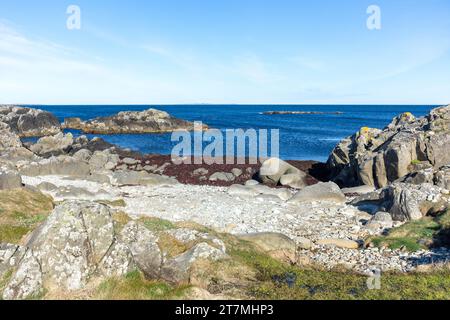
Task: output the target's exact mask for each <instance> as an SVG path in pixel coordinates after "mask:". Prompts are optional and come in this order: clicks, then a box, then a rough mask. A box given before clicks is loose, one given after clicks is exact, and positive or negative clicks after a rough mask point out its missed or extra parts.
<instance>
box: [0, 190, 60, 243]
mask: <svg viewBox="0 0 450 320" xmlns="http://www.w3.org/2000/svg"><path fill="white" fill-rule="evenodd" d="M52 210H53V203H52V200H51V199H50V198H48V197H47V196H45V195H44V194H42V193H41V192H37V191H32V190H29V189H26V188H22V189H16V190H5V191H0V242H6V243H13V244H21V240H22V239H23V237H24V236H25V235H27V234H28V233H29V232H31V231H32V230H34V229H35V228H36V227H37V226H38V225H39V224H41V223H42V222H43V221H44V220H45V219H46V218H47V216H48V215H49V214H50V212H51V211H52Z"/></svg>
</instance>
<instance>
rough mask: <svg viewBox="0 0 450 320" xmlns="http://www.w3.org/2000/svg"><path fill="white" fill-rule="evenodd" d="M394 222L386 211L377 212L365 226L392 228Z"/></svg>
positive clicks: (370, 227)
mask: <svg viewBox="0 0 450 320" xmlns="http://www.w3.org/2000/svg"><path fill="white" fill-rule="evenodd" d="M393 224H394V222H393V221H392V216H391V214H390V213H388V212H382V211H381V212H377V213H376V214H375V215H374V216H373V217H372V218H371V219H370V220H369V222H368V223H367V225H366V227H367V228H368V229H372V230H378V229H384V228H392V227H393Z"/></svg>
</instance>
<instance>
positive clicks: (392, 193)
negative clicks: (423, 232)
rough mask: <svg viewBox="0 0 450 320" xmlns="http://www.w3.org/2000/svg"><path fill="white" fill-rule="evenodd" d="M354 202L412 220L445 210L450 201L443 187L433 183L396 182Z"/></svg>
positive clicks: (354, 203) (403, 219) (400, 218)
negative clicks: (443, 192)
mask: <svg viewBox="0 0 450 320" xmlns="http://www.w3.org/2000/svg"><path fill="white" fill-rule="evenodd" d="M352 204H353V205H355V206H357V207H360V208H369V206H372V207H371V208H372V209H373V211H374V212H378V211H385V212H389V213H390V214H391V217H392V219H393V220H394V221H410V220H419V219H421V218H423V217H424V216H426V215H435V214H437V213H439V212H442V211H444V210H445V209H446V207H447V206H448V201H447V200H445V199H444V197H443V195H442V193H441V189H440V188H439V187H436V186H434V185H432V184H427V183H424V184H420V185H415V184H410V183H400V182H396V183H393V184H391V185H389V186H388V187H386V188H384V189H380V190H377V191H375V192H372V193H368V194H365V195H363V196H360V197H357V198H356V199H355V200H353V202H352Z"/></svg>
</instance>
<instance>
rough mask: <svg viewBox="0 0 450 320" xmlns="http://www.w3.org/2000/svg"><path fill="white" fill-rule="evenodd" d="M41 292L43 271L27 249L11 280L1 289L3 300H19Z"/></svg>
mask: <svg viewBox="0 0 450 320" xmlns="http://www.w3.org/2000/svg"><path fill="white" fill-rule="evenodd" d="M42 292H43V273H42V270H41V268H40V264H39V260H38V258H36V257H35V256H34V255H33V251H32V250H29V249H28V250H27V251H26V254H25V256H24V257H23V259H22V260H21V262H20V265H19V267H18V269H17V270H16V272H15V273H14V275H13V277H12V279H11V281H10V282H9V283H8V285H7V287H6V288H5V290H4V291H3V299H4V300H20V299H28V298H32V297H35V296H38V295H39V294H41V293H42Z"/></svg>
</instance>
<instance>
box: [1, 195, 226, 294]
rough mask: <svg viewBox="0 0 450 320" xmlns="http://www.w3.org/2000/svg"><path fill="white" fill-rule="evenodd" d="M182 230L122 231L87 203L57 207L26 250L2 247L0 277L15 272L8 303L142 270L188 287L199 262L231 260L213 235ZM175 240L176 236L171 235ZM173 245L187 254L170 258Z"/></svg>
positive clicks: (104, 210)
mask: <svg viewBox="0 0 450 320" xmlns="http://www.w3.org/2000/svg"><path fill="white" fill-rule="evenodd" d="M183 230H184V229H174V230H170V231H161V232H156V231H152V230H150V229H148V228H147V227H145V225H144V224H142V223H140V222H136V221H130V222H128V223H127V224H126V225H125V226H123V227H122V228H120V227H119V226H118V225H117V222H115V220H114V219H113V214H112V211H111V209H109V207H107V206H105V205H101V204H96V203H92V202H84V201H67V202H64V203H63V204H61V205H60V206H58V207H56V208H55V210H54V211H53V213H52V214H51V215H50V216H49V218H48V219H47V220H46V221H45V222H44V224H43V225H41V226H40V227H38V229H36V230H35V231H34V232H33V234H32V235H31V236H30V237H29V240H28V242H27V243H26V245H25V246H24V247H20V246H13V245H6V244H2V245H1V246H0V271H1V272H4V271H5V270H11V269H15V271H14V273H13V274H12V277H11V279H10V280H9V282H8V283H7V285H6V288H5V290H4V291H3V298H4V299H7V300H13V299H27V298H32V297H35V296H38V295H40V294H42V292H43V291H44V290H48V291H56V292H58V291H61V290H63V291H69V292H70V291H76V290H80V289H83V288H85V287H86V286H87V285H88V283H89V282H90V281H92V280H93V279H96V278H97V279H98V278H100V279H101V278H104V277H110V276H123V275H125V274H127V273H128V272H130V271H133V270H136V269H138V270H140V271H141V272H143V274H144V275H145V276H146V277H147V278H148V279H163V280H166V281H169V282H173V283H176V284H180V283H187V282H189V274H190V269H191V267H192V266H193V265H194V264H195V263H196V262H197V261H198V260H204V259H206V260H211V261H216V260H219V259H225V258H227V255H226V253H225V250H226V248H225V245H224V244H223V242H222V241H221V240H219V239H216V238H214V237H213V236H210V235H209V234H205V233H199V232H198V231H195V230H189V231H191V232H190V237H189V238H187V239H184V238H183V237H181V238H178V239H176V238H175V237H176V236H177V235H178V236H180V235H181V236H183V235H184V234H186V232H185V231H183ZM172 234H173V235H172ZM167 239H173V241H175V243H178V242H177V241H179V243H182V245H180V246H181V247H183V248H184V250H181V251H177V252H175V253H172V252H170V248H171V245H170V244H169V245H167V242H168V240H167Z"/></svg>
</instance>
